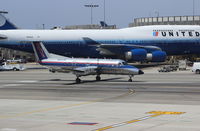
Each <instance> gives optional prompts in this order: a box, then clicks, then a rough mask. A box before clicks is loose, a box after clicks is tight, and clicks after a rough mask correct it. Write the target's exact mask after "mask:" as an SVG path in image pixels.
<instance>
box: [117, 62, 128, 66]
mask: <svg viewBox="0 0 200 131" xmlns="http://www.w3.org/2000/svg"><path fill="white" fill-rule="evenodd" d="M122 65H127V63H126V62H120V63H119V66H122Z"/></svg>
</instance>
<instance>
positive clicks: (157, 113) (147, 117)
mask: <svg viewBox="0 0 200 131" xmlns="http://www.w3.org/2000/svg"><path fill="white" fill-rule="evenodd" d="M147 113H148V114H152V115H149V116H145V117H142V118H139V119H135V120H130V121H126V122H122V123H118V124H114V125H110V126H106V127H103V128H99V129H96V130H94V131H105V130H108V129H112V128H116V127H120V126H124V125H128V124H132V123H136V122H140V121H144V120H147V119H150V118H153V117H157V116H160V115H181V114H184V113H185V112H172V111H151V112H147Z"/></svg>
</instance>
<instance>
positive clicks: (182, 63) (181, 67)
mask: <svg viewBox="0 0 200 131" xmlns="http://www.w3.org/2000/svg"><path fill="white" fill-rule="evenodd" d="M186 68H187V60H179V61H178V69H179V70H186Z"/></svg>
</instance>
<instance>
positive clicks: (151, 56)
mask: <svg viewBox="0 0 200 131" xmlns="http://www.w3.org/2000/svg"><path fill="white" fill-rule="evenodd" d="M166 57H167V54H166V52H164V51H154V52H152V53H148V54H147V61H151V62H164V61H165V60H166Z"/></svg>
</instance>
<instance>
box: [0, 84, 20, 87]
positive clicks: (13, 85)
mask: <svg viewBox="0 0 200 131" xmlns="http://www.w3.org/2000/svg"><path fill="white" fill-rule="evenodd" d="M22 85H24V84H7V85H1V86H0V88H6V87H15V86H22Z"/></svg>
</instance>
